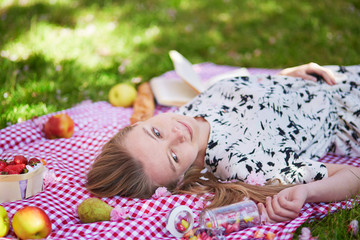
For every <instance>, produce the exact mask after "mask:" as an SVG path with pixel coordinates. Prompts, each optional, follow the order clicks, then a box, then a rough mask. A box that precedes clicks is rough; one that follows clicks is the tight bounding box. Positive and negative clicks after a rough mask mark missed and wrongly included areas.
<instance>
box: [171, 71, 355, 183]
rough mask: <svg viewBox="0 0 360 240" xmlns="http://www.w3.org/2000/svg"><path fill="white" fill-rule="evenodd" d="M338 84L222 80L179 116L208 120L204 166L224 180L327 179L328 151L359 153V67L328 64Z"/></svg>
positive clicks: (262, 78) (272, 78)
mask: <svg viewBox="0 0 360 240" xmlns="http://www.w3.org/2000/svg"><path fill="white" fill-rule="evenodd" d="M330 68H332V69H333V70H334V71H336V72H338V73H340V74H344V75H346V79H343V80H342V81H341V82H339V83H338V84H336V85H334V86H330V85H328V84H327V83H322V82H321V81H320V82H312V81H307V80H303V79H301V78H293V77H286V76H269V75H253V76H249V77H235V78H232V79H225V80H222V81H220V82H218V83H216V84H215V85H213V86H212V87H210V88H209V89H208V90H206V91H205V92H203V93H202V94H200V95H199V96H197V97H196V98H194V99H193V100H192V101H191V102H189V103H188V104H186V105H185V106H183V107H181V108H179V109H178V110H177V111H176V112H177V113H179V114H184V115H188V116H192V117H196V116H200V117H203V118H205V119H206V120H207V121H208V122H209V124H210V126H211V131H210V136H209V142H208V147H207V150H206V154H205V166H206V168H207V169H208V170H209V171H211V172H212V173H213V174H214V175H215V176H217V177H218V178H220V179H222V180H231V179H238V180H246V178H247V177H248V175H249V174H250V173H251V172H255V173H257V174H259V173H260V174H264V176H265V178H266V179H267V180H270V179H279V180H280V181H281V182H283V183H307V182H311V181H314V180H320V179H322V178H325V177H327V176H328V172H327V169H326V167H325V165H324V164H322V163H321V162H318V161H317V160H318V159H319V158H320V157H322V156H324V155H325V154H326V153H327V152H329V151H330V152H333V153H335V154H341V155H348V156H360V129H359V128H360V65H359V66H349V67H338V66H330Z"/></svg>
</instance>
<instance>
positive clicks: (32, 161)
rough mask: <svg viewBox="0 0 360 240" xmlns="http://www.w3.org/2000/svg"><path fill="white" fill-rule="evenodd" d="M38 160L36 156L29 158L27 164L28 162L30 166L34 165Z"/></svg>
mask: <svg viewBox="0 0 360 240" xmlns="http://www.w3.org/2000/svg"><path fill="white" fill-rule="evenodd" d="M39 162H40V160H39V159H37V158H30V160H29V162H28V164H29V165H30V166H35V165H36V164H38V163H39Z"/></svg>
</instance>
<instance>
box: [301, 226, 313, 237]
mask: <svg viewBox="0 0 360 240" xmlns="http://www.w3.org/2000/svg"><path fill="white" fill-rule="evenodd" d="M310 239H312V237H311V231H310V229H309V228H307V227H303V228H302V229H301V235H300V236H299V240H310Z"/></svg>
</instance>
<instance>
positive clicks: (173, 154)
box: [171, 152, 179, 162]
mask: <svg viewBox="0 0 360 240" xmlns="http://www.w3.org/2000/svg"><path fill="white" fill-rule="evenodd" d="M171 157H172V158H173V159H174V161H175V162H178V161H179V159H178V157H177V156H176V154H175V153H173V152H172V153H171Z"/></svg>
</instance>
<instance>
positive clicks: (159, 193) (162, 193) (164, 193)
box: [152, 187, 171, 199]
mask: <svg viewBox="0 0 360 240" xmlns="http://www.w3.org/2000/svg"><path fill="white" fill-rule="evenodd" d="M168 196H171V193H170V192H169V191H168V190H167V188H166V187H158V188H157V189H156V191H155V193H154V194H153V195H152V198H155V199H156V198H160V197H168Z"/></svg>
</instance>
